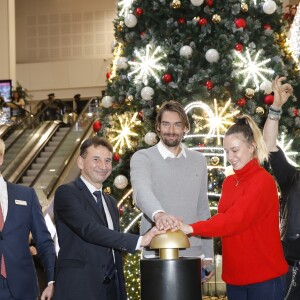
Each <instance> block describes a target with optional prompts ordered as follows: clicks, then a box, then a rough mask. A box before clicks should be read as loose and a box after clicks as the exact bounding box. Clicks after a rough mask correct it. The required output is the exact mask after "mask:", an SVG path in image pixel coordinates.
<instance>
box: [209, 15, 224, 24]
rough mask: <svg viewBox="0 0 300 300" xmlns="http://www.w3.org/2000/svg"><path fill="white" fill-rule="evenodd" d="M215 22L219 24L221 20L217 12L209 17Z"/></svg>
mask: <svg viewBox="0 0 300 300" xmlns="http://www.w3.org/2000/svg"><path fill="white" fill-rule="evenodd" d="M211 20H212V21H213V22H214V23H215V24H219V23H220V22H221V20H222V19H221V17H220V15H218V14H214V15H213V16H212V19H211Z"/></svg>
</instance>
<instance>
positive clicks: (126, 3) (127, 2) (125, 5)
mask: <svg viewBox="0 0 300 300" xmlns="http://www.w3.org/2000/svg"><path fill="white" fill-rule="evenodd" d="M134 1H135V0H121V1H119V2H118V6H119V8H120V11H119V16H120V17H122V16H126V15H127V14H128V12H129V10H130V9H131V7H132V4H133V2H134Z"/></svg>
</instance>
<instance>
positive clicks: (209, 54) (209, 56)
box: [205, 49, 220, 63]
mask: <svg viewBox="0 0 300 300" xmlns="http://www.w3.org/2000/svg"><path fill="white" fill-rule="evenodd" d="M219 57H220V55H219V52H218V51H217V50H216V49H209V50H207V51H206V53H205V58H206V60H207V61H208V62H210V63H213V62H217V61H218V60H219Z"/></svg>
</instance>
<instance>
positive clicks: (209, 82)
mask: <svg viewBox="0 0 300 300" xmlns="http://www.w3.org/2000/svg"><path fill="white" fill-rule="evenodd" d="M204 85H205V86H206V87H207V89H208V90H211V89H212V88H213V87H214V84H213V82H212V81H211V80H207V81H206V82H205V83H204Z"/></svg>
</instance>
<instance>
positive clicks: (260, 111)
mask: <svg viewBox="0 0 300 300" xmlns="http://www.w3.org/2000/svg"><path fill="white" fill-rule="evenodd" d="M255 112H256V113H257V114H258V115H259V116H263V115H264V113H265V110H264V108H263V107H261V106H258V107H257V108H256V109H255Z"/></svg>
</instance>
